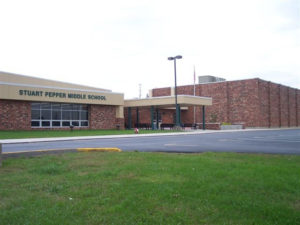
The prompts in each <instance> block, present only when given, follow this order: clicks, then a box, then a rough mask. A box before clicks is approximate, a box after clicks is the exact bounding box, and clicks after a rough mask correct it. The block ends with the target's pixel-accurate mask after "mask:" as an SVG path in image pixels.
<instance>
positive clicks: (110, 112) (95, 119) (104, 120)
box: [89, 105, 118, 129]
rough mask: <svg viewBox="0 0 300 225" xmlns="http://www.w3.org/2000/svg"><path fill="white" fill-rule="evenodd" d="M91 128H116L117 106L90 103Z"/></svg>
mask: <svg viewBox="0 0 300 225" xmlns="http://www.w3.org/2000/svg"><path fill="white" fill-rule="evenodd" d="M89 118H90V119H89V122H90V129H116V127H117V124H118V121H117V120H116V107H115V106H104V105H90V110H89Z"/></svg>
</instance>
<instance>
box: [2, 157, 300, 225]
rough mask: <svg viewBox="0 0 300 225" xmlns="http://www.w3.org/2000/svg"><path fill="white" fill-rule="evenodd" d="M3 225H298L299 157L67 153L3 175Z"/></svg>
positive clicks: (13, 164) (13, 162)
mask: <svg viewBox="0 0 300 225" xmlns="http://www.w3.org/2000/svg"><path fill="white" fill-rule="evenodd" d="M0 224H1V225H2V224H3V225H4V224H5V225H8V224H34V225H36V224H43V225H45V224H72V225H73V224H76V225H77V224H83V225H86V224H120V225H124V224H130V225H131V224H163V225H165V224H243V225H244V224H245V225H246V224H251V225H252V224H263V225H267V224H270V225H271V224H272V225H274V224H284V225H286V224H291V225H296V224H300V157H299V156H291V155H286V156H279V155H254V154H253V155H250V154H236V153H204V154H164V153H141V152H130V153H129V152H127V153H125V152H123V153H100V152H90V153H66V154H61V155H49V156H41V157H32V158H11V159H6V160H4V161H3V167H2V168H0Z"/></svg>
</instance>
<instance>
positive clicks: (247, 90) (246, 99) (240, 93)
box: [220, 79, 260, 127]
mask: <svg viewBox="0 0 300 225" xmlns="http://www.w3.org/2000/svg"><path fill="white" fill-rule="evenodd" d="M228 84H229V85H228V104H229V105H228V107H229V110H228V112H229V122H230V123H232V124H243V123H244V124H245V126H246V127H259V126H260V114H259V112H260V109H259V104H258V101H259V96H258V79H251V80H241V81H230V82H229V83H228ZM220 122H222V121H220Z"/></svg>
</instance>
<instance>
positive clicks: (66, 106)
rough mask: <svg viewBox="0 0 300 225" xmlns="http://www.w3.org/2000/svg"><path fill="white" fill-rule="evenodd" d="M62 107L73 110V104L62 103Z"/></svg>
mask: <svg viewBox="0 0 300 225" xmlns="http://www.w3.org/2000/svg"><path fill="white" fill-rule="evenodd" d="M61 108H62V110H71V109H72V105H71V104H62V105H61Z"/></svg>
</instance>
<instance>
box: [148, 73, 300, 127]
mask: <svg viewBox="0 0 300 225" xmlns="http://www.w3.org/2000/svg"><path fill="white" fill-rule="evenodd" d="M168 90H170V88H159V89H154V90H153V97H156V96H164V95H165V93H169V91H168ZM193 90H194V86H193V85H186V86H180V87H178V94H188V95H193V94H194V91H193ZM168 95H170V94H168ZM196 95H197V96H204V97H212V100H213V105H212V106H207V107H206V119H205V120H206V122H207V123H209V122H219V123H222V122H229V123H232V124H239V123H242V124H244V126H246V127H289V126H290V127H293V126H299V123H300V90H298V89H294V88H290V87H287V86H283V85H279V84H275V83H272V82H268V81H264V80H261V79H258V78H255V79H249V80H239V81H228V82H219V83H207V84H197V85H196ZM170 116H171V115H170ZM181 118H182V122H183V123H193V120H194V109H193V107H189V109H188V111H182V115H181ZM163 122H164V121H163ZM196 122H197V123H201V122H202V107H199V106H197V107H196Z"/></svg>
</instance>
